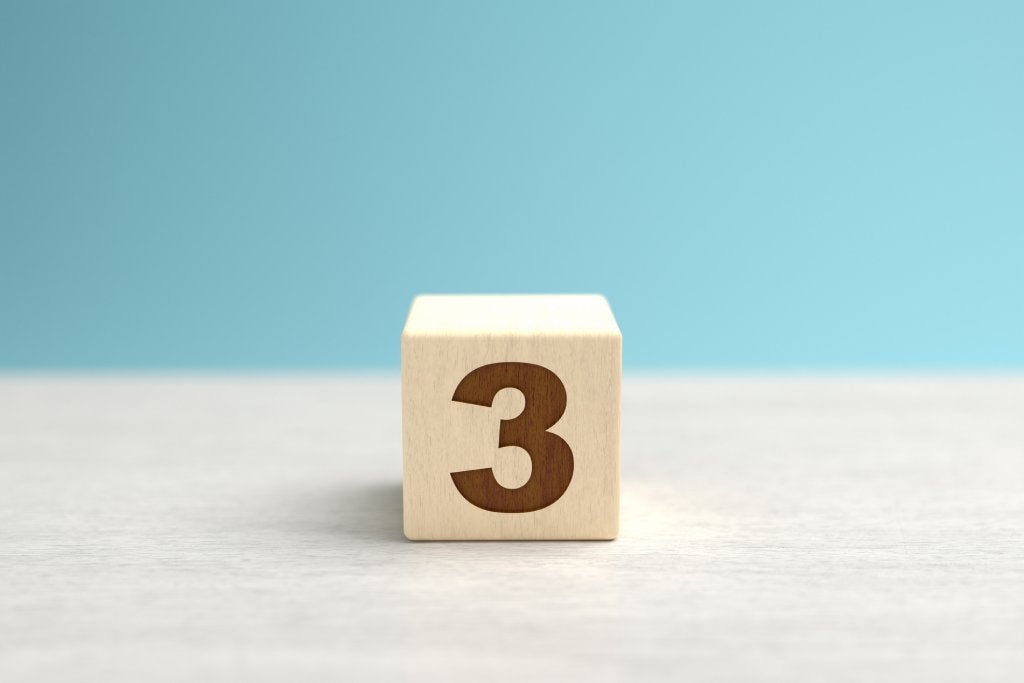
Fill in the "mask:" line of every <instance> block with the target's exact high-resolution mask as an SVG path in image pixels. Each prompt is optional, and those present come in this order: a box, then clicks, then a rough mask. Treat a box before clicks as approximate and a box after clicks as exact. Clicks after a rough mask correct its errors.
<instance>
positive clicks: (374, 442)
mask: <svg viewBox="0 0 1024 683" xmlns="http://www.w3.org/2000/svg"><path fill="white" fill-rule="evenodd" d="M399 405H400V391H399V381H398V378H397V377H393V376H392V377H379V378H375V377H356V376H337V377H322V378H314V377H307V378H302V377H292V378H287V377H278V378H273V377H263V378H245V377H222V378H211V377H206V378H203V377H192V378H189V377H178V378H171V377H124V376H119V377H117V376H111V377H7V378H3V379H0V680H2V681H4V683H15V682H20V681H56V680H60V681H97V682H98V681H103V682H106V681H111V680H155V681H196V680H239V681H263V680H266V681H279V680H352V681H354V680H396V679H399V680H401V679H411V680H452V681H479V680H481V679H485V680H496V681H521V680H528V679H531V678H540V679H559V680H569V681H616V680H627V679H628V680H671V681H677V680H690V681H734V680H749V681H785V682H786V683H792V682H794V681H822V680H827V681H864V680H871V681H965V680H970V681H1017V680H1020V677H1021V672H1022V671H1024V549H1022V542H1021V541H1022V539H1024V419H1022V415H1024V380H1022V379H1013V380H998V379H943V380H928V379H842V378H838V379H837V378H833V379H806V378H803V379H786V378H774V379H773V378H765V379H715V378H693V377H689V378H687V377H675V378H671V377H666V378H657V377H648V378H643V377H630V376H628V375H627V377H626V380H625V383H624V386H623V460H622V482H623V488H622V525H621V531H620V535H619V538H618V540H616V541H613V542H610V543H573V542H560V543H543V542H541V543H483V544H482V543H443V544H422V543H409V542H408V541H406V540H405V538H404V537H403V535H402V521H401V518H402V511H401V507H402V500H401V488H400V480H401V439H400V433H401V424H400V410H399Z"/></svg>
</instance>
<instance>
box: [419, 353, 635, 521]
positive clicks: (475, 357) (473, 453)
mask: <svg viewBox="0 0 1024 683" xmlns="http://www.w3.org/2000/svg"><path fill="white" fill-rule="evenodd" d="M506 363H517V364H530V365H532V366H539V367H540V368H542V369H544V370H546V371H549V372H550V373H553V375H554V376H555V377H556V378H557V380H553V381H555V382H556V383H560V384H561V385H562V387H564V391H565V410H564V413H563V414H562V415H561V417H560V418H559V419H558V420H557V421H556V422H555V423H554V424H553V425H552V426H550V427H548V428H547V429H546V430H544V431H547V432H549V433H551V434H554V435H557V437H559V438H560V439H561V440H562V441H564V443H565V444H566V446H567V447H568V449H569V450H570V451H571V457H572V475H571V478H570V479H569V481H568V485H567V486H566V487H565V488H564V491H563V492H562V493H561V495H559V496H558V497H557V499H555V500H554V501H553V502H550V503H548V504H546V505H544V507H541V508H539V509H532V510H529V511H516V512H508V511H494V510H489V509H484V508H482V507H480V506H479V505H477V504H475V503H473V502H470V500H468V499H467V498H466V497H465V496H464V495H463V493H462V492H460V489H459V488H458V487H457V486H456V484H455V481H454V479H453V477H452V474H453V473H458V472H467V471H471V470H483V469H487V468H491V470H492V474H493V476H494V478H495V480H496V481H497V482H498V483H499V485H501V486H503V487H505V488H508V489H517V488H518V487H519V486H522V485H523V484H524V483H525V482H524V481H523V480H522V479H520V480H519V481H518V482H514V481H513V482H511V483H510V482H509V480H508V477H507V476H506V477H505V480H504V481H503V477H502V473H503V470H502V468H501V464H502V463H503V462H504V463H505V464H506V474H507V465H508V463H509V461H510V460H511V461H512V462H517V463H520V466H519V469H520V473H521V474H523V476H524V477H525V478H526V479H528V478H529V477H531V476H534V475H535V474H537V473H535V472H534V471H533V470H534V469H536V468H535V467H531V466H530V463H531V458H532V457H533V456H534V455H540V456H545V455H547V454H546V453H543V452H542V453H539V454H529V453H528V452H527V451H526V449H524V448H520V447H519V446H504V447H500V446H499V433H500V432H501V429H502V426H501V425H502V421H503V420H504V421H506V424H507V421H510V420H514V419H515V418H516V417H517V416H518V415H519V414H521V412H522V410H523V409H524V404H525V402H528V401H530V400H531V397H530V396H525V395H521V392H518V391H517V390H516V389H503V390H502V391H500V392H499V393H498V394H497V395H495V397H494V401H493V404H492V405H483V404H482V403H486V401H484V402H482V403H476V404H475V403H467V402H463V401H458V400H453V397H454V395H455V391H456V388H457V387H459V385H460V383H461V382H462V381H463V379H464V378H465V377H466V376H467V375H469V374H470V373H472V372H474V371H476V370H477V369H478V368H482V367H484V366H488V365H491V364H506ZM538 372H541V374H546V373H543V372H542V371H538ZM621 383H622V338H621V336H619V335H618V334H607V335H580V336H573V335H486V336H483V335H481V336H466V335H457V336H443V335H410V334H405V335H403V337H402V429H403V511H404V528H405V534H406V536H407V537H408V538H410V539H412V540H557V539H581V540H582V539H592V540H610V539H613V538H615V537H616V535H617V534H618V525H619V433H620V404H621ZM534 399H535V400H539V399H538V397H534ZM522 463H526V466H525V470H524V469H523V467H522ZM488 476H490V475H488Z"/></svg>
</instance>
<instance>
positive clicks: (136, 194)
mask: <svg viewBox="0 0 1024 683" xmlns="http://www.w3.org/2000/svg"><path fill="white" fill-rule="evenodd" d="M0 7H2V8H0V98H2V101H0V104H2V106H0V117H2V119H0V123H2V125H0V365H2V366H5V367H8V368H33V367H98V368H107V367H146V368H149V367H151V368H250V367H251V368H270V369H281V368H317V367H395V366H397V363H398V336H399V332H400V329H401V326H402V324H403V319H404V315H405V312H406V309H407V306H408V303H409V301H410V299H411V297H412V296H413V295H414V294H415V293H417V292H434V291H453V292H454V291H467V292H478V291H524V292H545V291H553V292H575V291H586V292H589V291H598V292H603V293H605V294H606V295H607V296H608V298H609V299H610V300H611V302H612V305H613V307H614V309H615V311H616V314H617V316H618V318H619V322H620V325H621V327H622V328H623V331H624V334H625V341H626V363H627V366H628V367H633V368H642V367H652V368H653V367H674V368H697V369H717V368H727V369H730V368H735V369H747V368H758V369H778V368H812V369H813V368H840V369H844V368H845V369H862V368H882V369H892V368H896V369H901V368H910V369H914V368H921V369H930V368H938V369H949V368H953V369H972V368H975V369H1001V368H1021V367H1024V310H1022V309H1024V306H1022V300H1024V10H1022V8H1024V3H1019V2H1007V3H986V2H962V3H943V2H891V1H887V2H834V3H829V2H805V3H780V2H753V1H751V2H743V3H735V2H708V3H684V2H668V3H649V2H641V3H633V2H622V3H615V4H611V3H593V2H557V1H556V2H535V3H523V2H505V3H501V4H497V3H489V2H478V1H473V2H465V3H447V2H444V3H442V2H434V1H430V2H406V3H389V2H379V1H373V2H365V3H364V2H360V3H340V2H324V3H310V2H281V3H257V2H239V3H221V2H209V1H205V0H204V1H202V2H177V1H175V2H168V1H167V0H161V1H160V2H139V1H137V0H133V1H130V2H121V3H115V2H104V1H97V2H67V3H53V2H39V1H35V0H34V1H27V2H16V3H12V2H8V1H5V2H3V4H2V6H0Z"/></svg>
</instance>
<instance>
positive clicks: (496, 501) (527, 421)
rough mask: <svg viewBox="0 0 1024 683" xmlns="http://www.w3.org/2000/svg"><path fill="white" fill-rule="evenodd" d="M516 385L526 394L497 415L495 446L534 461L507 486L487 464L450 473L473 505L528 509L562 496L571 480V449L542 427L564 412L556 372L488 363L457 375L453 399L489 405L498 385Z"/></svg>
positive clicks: (498, 509) (528, 365)
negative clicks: (521, 403)
mask: <svg viewBox="0 0 1024 683" xmlns="http://www.w3.org/2000/svg"><path fill="white" fill-rule="evenodd" d="M510 387H511V388H514V389H518V390H519V391H521V392H522V393H523V397H524V398H525V399H526V406H525V407H524V408H523V412H522V413H520V414H519V415H518V416H517V417H515V418H514V419H511V420H502V421H501V427H500V429H499V430H498V446H499V447H503V446H519V447H520V448H522V449H523V450H525V451H526V452H527V453H528V454H529V456H530V460H531V462H532V463H533V470H532V471H531V472H530V478H529V479H528V480H527V482H526V483H525V484H523V485H522V486H521V487H519V488H517V489H508V488H505V487H504V486H502V485H501V484H499V483H498V480H497V479H495V478H494V471H493V470H492V469H491V468H490V467H488V468H485V469H480V470H465V471H463V472H452V481H454V482H455V487H456V488H457V489H458V490H459V493H461V494H462V496H463V497H464V498H465V499H466V500H468V501H469V502H470V503H472V504H473V505H475V506H477V507H478V508H483V509H484V510H490V511H491V512H533V511H534V510H540V509H541V508H546V507H547V506H549V505H551V504H552V503H554V502H555V501H556V500H558V499H559V498H561V497H562V494H563V493H565V490H566V489H567V488H569V482H570V481H572V469H573V463H572V451H571V450H570V449H569V444H567V443H566V442H565V441H563V440H562V438H561V437H559V436H558V435H557V434H552V433H551V432H549V431H547V430H548V429H550V428H551V427H553V426H554V425H555V423H556V422H558V420H559V419H560V418H561V417H562V414H563V413H564V412H565V403H566V397H565V385H563V384H562V380H560V379H558V376H557V375H555V373H553V372H551V371H550V370H548V369H547V368H542V367H541V366H539V365H533V364H532V363H491V364H490V365H484V366H481V367H479V368H477V369H476V370H474V371H473V372H471V373H469V374H468V375H466V376H465V377H463V378H462V381H461V382H459V386H458V387H456V388H455V395H454V396H452V400H453V401H458V402H459V403H472V404H473V405H478V406H487V407H489V406H490V405H491V403H492V402H493V401H494V396H495V394H497V393H498V392H499V391H501V390H502V389H508V388H510Z"/></svg>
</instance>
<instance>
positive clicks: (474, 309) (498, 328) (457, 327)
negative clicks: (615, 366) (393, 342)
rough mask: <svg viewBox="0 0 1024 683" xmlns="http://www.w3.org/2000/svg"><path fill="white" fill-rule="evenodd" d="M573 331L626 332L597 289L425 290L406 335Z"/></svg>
mask: <svg viewBox="0 0 1024 683" xmlns="http://www.w3.org/2000/svg"><path fill="white" fill-rule="evenodd" d="M474 334H481V335H510V336H514V335H521V334H545V335H557V334H568V335H572V336H585V335H594V334H596V335H612V336H616V337H620V336H621V335H620V333H619V326H618V325H617V324H616V323H615V316H614V315H612V309H611V307H610V306H609V305H608V301H607V300H606V299H605V298H604V297H603V296H600V295H597V294H557V295H552V294H519V295H448V296H439V295H424V296H418V297H416V299H415V300H413V302H412V308H411V309H410V310H409V318H408V320H407V321H406V323H405V330H404V332H403V335H404V336H406V337H408V336H419V335H443V336H454V335H474Z"/></svg>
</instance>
